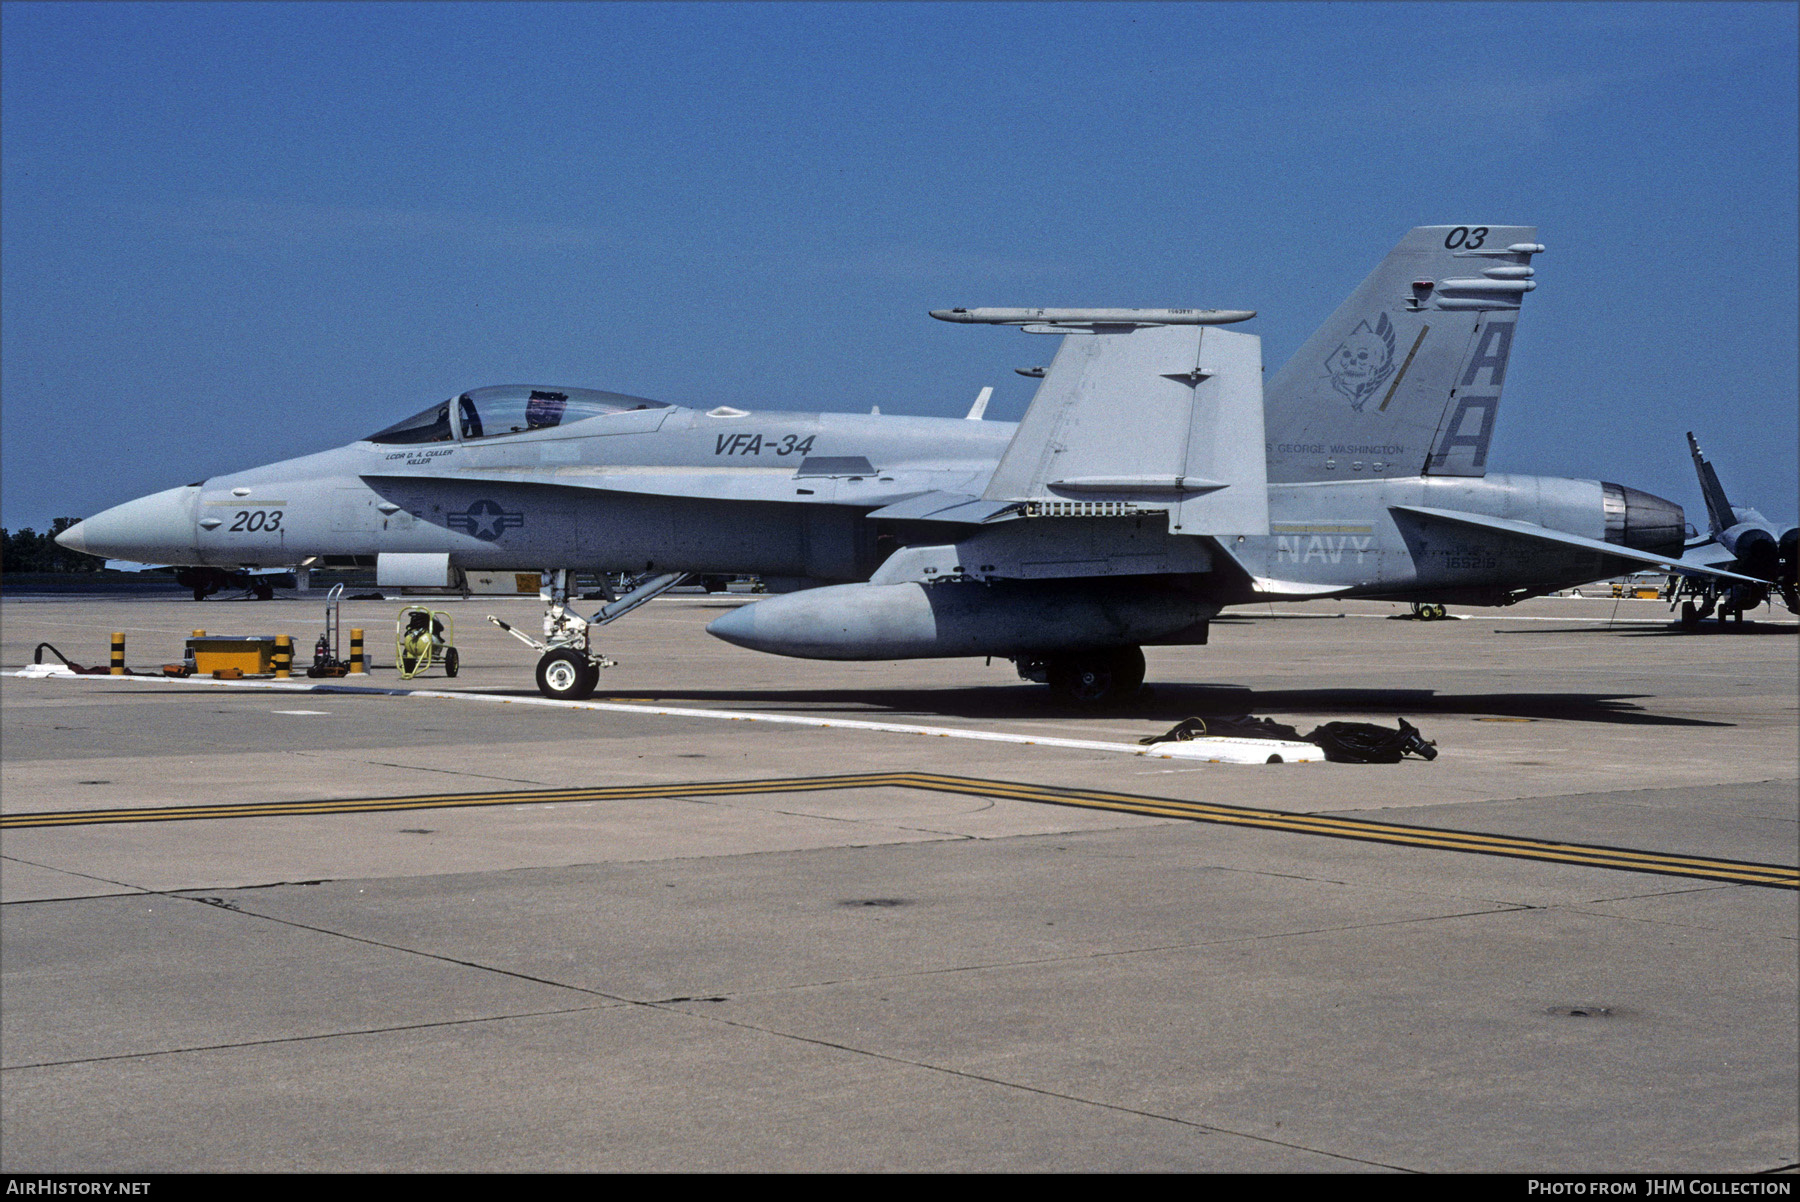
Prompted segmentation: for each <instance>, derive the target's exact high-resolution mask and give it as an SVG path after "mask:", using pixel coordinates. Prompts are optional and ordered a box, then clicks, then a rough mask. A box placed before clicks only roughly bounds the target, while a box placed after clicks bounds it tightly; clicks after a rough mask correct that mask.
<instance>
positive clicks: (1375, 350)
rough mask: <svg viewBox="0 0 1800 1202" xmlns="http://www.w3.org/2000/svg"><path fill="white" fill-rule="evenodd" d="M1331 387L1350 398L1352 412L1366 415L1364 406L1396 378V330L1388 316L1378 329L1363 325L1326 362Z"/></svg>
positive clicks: (1378, 322) (1382, 318)
mask: <svg viewBox="0 0 1800 1202" xmlns="http://www.w3.org/2000/svg"><path fill="white" fill-rule="evenodd" d="M1325 371H1326V373H1327V374H1328V375H1330V377H1331V386H1332V387H1333V388H1335V389H1337V390H1338V391H1339V392H1341V393H1342V394H1344V395H1345V396H1347V397H1349V398H1350V408H1352V409H1354V410H1356V411H1357V412H1358V413H1361V412H1362V407H1363V404H1364V402H1366V401H1367V400H1368V399H1369V397H1371V396H1372V395H1374V393H1375V390H1376V389H1377V388H1380V387H1381V386H1382V385H1383V384H1385V383H1387V378H1388V377H1389V376H1391V375H1393V374H1394V327H1393V324H1392V323H1391V322H1389V321H1388V317H1387V314H1386V313H1383V314H1381V316H1380V317H1379V318H1377V319H1376V322H1375V328H1374V329H1370V328H1369V323H1368V322H1366V321H1365V322H1362V323H1361V324H1359V325H1358V326H1357V327H1356V329H1354V330H1352V331H1351V332H1350V337H1348V338H1346V339H1344V341H1343V342H1342V343H1340V344H1339V345H1338V348H1337V350H1335V351H1332V352H1331V354H1330V355H1328V356H1326V358H1325Z"/></svg>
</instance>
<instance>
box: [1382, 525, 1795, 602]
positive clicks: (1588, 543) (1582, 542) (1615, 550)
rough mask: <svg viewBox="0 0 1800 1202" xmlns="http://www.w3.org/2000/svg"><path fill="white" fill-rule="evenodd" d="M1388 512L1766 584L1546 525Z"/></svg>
mask: <svg viewBox="0 0 1800 1202" xmlns="http://www.w3.org/2000/svg"><path fill="white" fill-rule="evenodd" d="M1388 509H1389V510H1390V511H1391V512H1394V513H1416V514H1419V515H1420V516H1422V517H1428V518H1437V519H1438V520H1439V521H1444V522H1454V523H1456V524H1457V525H1461V526H1471V527H1473V528H1475V529H1477V530H1491V531H1498V532H1500V533H1503V534H1510V535H1513V536H1514V537H1516V538H1522V539H1527V540H1530V541H1532V542H1536V543H1540V544H1545V545H1548V546H1552V547H1560V548H1564V549H1567V550H1575V551H1592V552H1593V553H1594V554H1595V555H1597V556H1600V557H1601V558H1602V559H1610V560H1612V561H1613V563H1614V564H1615V565H1617V567H1618V569H1619V571H1621V572H1641V571H1643V570H1644V569H1645V568H1654V569H1656V570H1657V571H1659V572H1673V573H1676V574H1677V575H1682V576H1715V577H1718V578H1719V579H1721V580H1738V581H1743V582H1745V583H1748V584H1761V583H1766V582H1765V581H1759V580H1757V579H1756V578H1755V577H1753V576H1740V575H1738V574H1737V573H1736V572H1727V571H1725V570H1724V569H1723V568H1718V567H1714V566H1713V565H1711V564H1708V563H1704V562H1700V561H1698V560H1694V559H1689V558H1687V557H1685V556H1683V557H1681V558H1675V557H1673V556H1668V555H1652V554H1651V553H1649V552H1648V551H1638V550H1634V549H1633V548H1631V547H1622V546H1620V545H1619V544H1617V543H1609V542H1602V541H1601V540H1600V539H1597V538H1583V537H1582V536H1581V535H1579V534H1568V533H1566V532H1564V531H1561V530H1552V529H1550V528H1549V527H1548V526H1539V525H1537V524H1536V523H1535V522H1520V521H1515V520H1513V519H1511V518H1496V517H1489V516H1488V515H1487V514H1485V513H1464V512H1462V511H1460V510H1455V509H1431V508H1428V507H1426V506H1423V505H1390V506H1388Z"/></svg>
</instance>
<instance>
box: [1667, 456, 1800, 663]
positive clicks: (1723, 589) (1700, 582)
mask: <svg viewBox="0 0 1800 1202" xmlns="http://www.w3.org/2000/svg"><path fill="white" fill-rule="evenodd" d="M1687 440H1688V451H1689V453H1690V454H1692V455H1693V457H1694V471H1695V473H1696V474H1697V475H1698V476H1699V477H1700V495H1701V497H1702V498H1704V499H1705V501H1706V525H1707V533H1706V535H1705V536H1704V537H1695V538H1693V539H1691V540H1690V541H1689V544H1688V551H1687V554H1686V556H1685V558H1687V559H1689V560H1692V561H1694V562H1697V563H1705V564H1711V565H1712V566H1714V567H1720V568H1729V569H1730V570H1731V571H1733V572H1737V573H1739V574H1741V575H1744V576H1749V577H1752V579H1751V580H1749V581H1743V580H1720V579H1718V578H1716V577H1712V576H1688V577H1686V578H1685V579H1683V580H1682V581H1681V583H1680V586H1679V587H1678V588H1677V589H1675V591H1674V592H1673V593H1672V594H1671V597H1672V600H1677V601H1680V602H1681V625H1682V627H1683V628H1684V629H1686V630H1693V629H1694V628H1695V627H1697V626H1699V625H1700V623H1701V621H1702V620H1703V619H1704V618H1706V617H1708V616H1709V615H1710V614H1712V613H1713V612H1714V611H1715V610H1717V611H1718V615H1719V621H1720V622H1721V623H1724V622H1727V621H1731V620H1733V619H1735V620H1736V621H1737V622H1739V623H1741V622H1743V620H1744V611H1745V610H1748V609H1755V608H1756V607H1757V606H1759V605H1761V604H1762V603H1763V602H1765V601H1767V600H1768V599H1769V594H1770V593H1771V592H1779V593H1780V594H1781V599H1782V601H1783V602H1784V603H1785V604H1786V605H1787V607H1788V609H1790V610H1792V611H1793V612H1794V613H1797V614H1800V583H1797V582H1796V573H1797V572H1800V526H1789V527H1787V528H1786V529H1785V530H1784V529H1782V528H1781V527H1779V526H1777V525H1775V524H1774V523H1773V522H1771V521H1769V519H1768V518H1766V517H1764V516H1763V515H1762V514H1760V513H1758V512H1757V511H1756V510H1754V509H1745V508H1743V507H1741V506H1737V505H1733V504H1732V503H1731V501H1730V500H1729V499H1727V498H1726V496H1725V486H1724V485H1722V484H1720V483H1719V473H1717V472H1715V471H1714V470H1713V466H1712V464H1710V463H1708V462H1707V461H1706V456H1705V454H1703V453H1702V452H1701V450H1700V443H1699V442H1698V441H1696V440H1695V438H1694V433H1693V431H1692V430H1690V431H1688V436H1687Z"/></svg>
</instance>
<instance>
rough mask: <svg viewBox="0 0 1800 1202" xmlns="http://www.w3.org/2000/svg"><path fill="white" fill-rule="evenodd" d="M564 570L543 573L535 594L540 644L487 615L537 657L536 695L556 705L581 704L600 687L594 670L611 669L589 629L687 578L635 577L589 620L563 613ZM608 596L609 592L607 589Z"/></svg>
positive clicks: (566, 594)
mask: <svg viewBox="0 0 1800 1202" xmlns="http://www.w3.org/2000/svg"><path fill="white" fill-rule="evenodd" d="M570 575H571V573H570V572H569V570H568V569H566V568H557V569H555V570H553V571H550V572H546V573H544V576H545V578H546V580H548V582H549V583H548V585H547V586H546V588H545V589H544V591H543V592H540V593H539V594H538V597H539V599H540V600H542V601H543V602H544V637H543V640H542V641H541V642H540V641H539V640H537V639H534V638H532V637H531V636H530V635H528V634H526V633H525V632H524V631H522V630H519V629H518V628H517V627H515V626H512V625H511V624H509V623H506V622H502V621H501V620H500V619H499V618H496V617H494V616H493V615H492V614H489V615H488V621H490V622H492V623H493V624H494V625H496V626H498V627H499V628H500V629H502V630H504V631H506V633H508V634H510V635H512V636H513V637H514V638H515V639H518V640H519V641H520V642H521V643H524V644H525V645H526V646H527V647H530V648H531V649H532V650H534V651H538V652H541V653H542V654H541V655H540V656H539V657H538V664H537V686H538V692H540V693H542V694H543V695H544V696H546V697H549V698H551V699H553V700H556V701H586V700H587V699H588V698H589V697H592V696H593V695H594V690H595V689H597V688H598V687H599V686H600V670H601V669H602V668H610V667H612V666H613V664H614V662H615V661H613V660H611V659H609V658H607V657H606V656H604V655H602V654H600V653H599V652H598V651H595V650H594V649H593V648H592V647H591V646H589V644H588V634H589V631H590V630H591V628H592V627H595V626H604V625H606V624H607V623H608V622H611V621H614V620H616V619H618V618H622V617H624V616H625V615H626V614H628V613H630V612H631V611H632V610H634V609H636V608H637V607H638V606H640V605H642V604H644V602H646V601H648V600H650V599H651V598H653V597H657V596H660V595H661V594H663V593H665V592H667V591H669V590H670V589H672V588H674V587H675V586H676V585H678V584H680V583H681V582H682V581H684V580H686V579H688V575H687V573H685V572H665V573H663V574H662V575H649V574H646V575H644V576H640V577H638V578H637V580H635V581H633V584H632V587H631V588H630V589H629V590H628V591H626V592H625V593H624V594H622V595H620V596H616V597H613V598H612V599H611V600H609V601H608V602H607V603H606V604H605V605H602V606H601V607H600V608H599V610H597V611H596V612H595V613H594V615H593V616H592V617H591V618H584V617H582V616H581V615H580V614H578V613H576V612H574V611H573V610H571V609H570V608H569V583H570V579H569V578H570ZM608 592H609V594H610V590H608Z"/></svg>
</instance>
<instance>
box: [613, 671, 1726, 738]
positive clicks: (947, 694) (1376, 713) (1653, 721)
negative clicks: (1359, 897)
mask: <svg viewBox="0 0 1800 1202" xmlns="http://www.w3.org/2000/svg"><path fill="white" fill-rule="evenodd" d="M1648 696H1649V695H1647V694H1637V693H1438V692H1435V691H1433V690H1431V689H1253V688H1249V687H1246V686H1243V685H1222V684H1172V683H1168V682H1165V681H1158V682H1156V683H1155V684H1153V685H1151V686H1148V687H1147V688H1146V689H1145V691H1144V692H1143V693H1142V694H1141V695H1140V696H1138V697H1135V698H1133V699H1131V700H1130V701H1128V702H1125V703H1123V704H1120V705H1115V706H1111V707H1108V708H1105V709H1099V710H1092V711H1083V710H1074V709H1067V708H1063V707H1060V706H1058V705H1057V704H1055V702H1053V701H1052V700H1051V699H1050V698H1049V697H1047V696H1046V695H1045V694H1044V690H1043V689H1042V687H1041V686H1036V685H1030V684H1024V683H1021V684H1020V685H1018V686H1017V687H1012V688H1008V687H998V688H984V689H967V688H954V689H953V688H943V689H830V690H825V689H675V690H668V691H661V690H659V691H655V692H652V693H639V694H634V695H632V696H630V697H625V696H620V697H617V698H612V697H606V696H596V697H595V700H596V701H607V700H617V701H620V702H630V703H639V704H643V703H654V704H661V705H695V706H722V705H733V704H736V705H742V704H746V703H748V704H750V705H754V706H757V707H768V708H772V709H777V710H779V711H780V712H782V713H805V712H809V711H819V712H830V713H833V714H837V715H839V716H846V715H845V711H846V708H849V709H851V710H860V711H863V713H862V714H861V715H859V716H864V717H866V718H869V719H892V718H900V717H906V718H927V719H943V718H962V719H1005V718H1026V719H1029V718H1038V719H1041V718H1045V717H1055V718H1059V719H1063V720H1069V719H1080V718H1084V717H1091V718H1096V719H1109V720H1116V719H1119V718H1141V719H1143V720H1144V721H1145V722H1147V723H1162V724H1164V725H1166V724H1168V723H1171V722H1178V721H1180V720H1181V719H1183V718H1188V717H1202V718H1205V717H1224V716H1228V715H1235V714H1252V715H1255V716H1258V717H1274V718H1277V719H1304V718H1306V717H1310V716H1314V715H1317V716H1318V717H1319V720H1320V721H1328V720H1331V719H1338V718H1343V717H1345V716H1346V715H1349V716H1352V717H1354V718H1367V719H1370V720H1374V721H1381V720H1392V719H1393V718H1396V717H1406V718H1410V719H1414V720H1417V719H1418V718H1419V717H1420V716H1425V717H1430V716H1433V715H1444V716H1448V715H1473V716H1476V717H1495V718H1515V719H1538V718H1543V719H1551V720H1555V721H1561V722H1605V723H1610V724H1624V725H1643V726H1726V727H1729V726H1736V725H1737V723H1735V722H1708V721H1703V720H1700V719H1697V718H1677V717H1670V716H1668V715H1665V714H1658V713H1654V712H1651V711H1649V710H1646V709H1645V708H1644V707H1642V706H1639V705H1634V704H1632V702H1633V701H1635V700H1638V699H1639V698H1643V697H1648Z"/></svg>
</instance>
